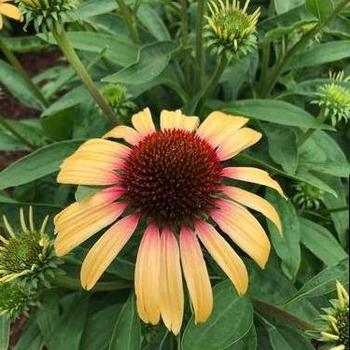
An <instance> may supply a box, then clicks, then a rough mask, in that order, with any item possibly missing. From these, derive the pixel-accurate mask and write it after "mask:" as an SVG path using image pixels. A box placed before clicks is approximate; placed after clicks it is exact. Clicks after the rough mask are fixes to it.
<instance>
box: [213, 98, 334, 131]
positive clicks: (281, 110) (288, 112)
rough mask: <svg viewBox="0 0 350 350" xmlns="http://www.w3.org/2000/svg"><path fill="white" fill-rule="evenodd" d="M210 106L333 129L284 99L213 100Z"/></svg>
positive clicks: (254, 116)
mask: <svg viewBox="0 0 350 350" xmlns="http://www.w3.org/2000/svg"><path fill="white" fill-rule="evenodd" d="M209 107H210V108H212V109H219V110H222V111H224V112H227V113H231V114H234V115H243V116H247V117H250V118H253V119H258V120H263V121H266V122H270V123H275V124H281V125H288V126H298V127H300V128H314V129H328V130H331V129H332V128H331V127H330V126H328V125H324V124H321V123H319V122H318V121H317V120H316V119H315V118H314V117H313V116H312V115H311V114H309V113H308V112H306V111H305V110H303V109H301V108H299V107H297V106H294V105H292V104H290V103H288V102H284V101H277V100H260V99H256V100H241V101H232V102H221V101H211V102H209Z"/></svg>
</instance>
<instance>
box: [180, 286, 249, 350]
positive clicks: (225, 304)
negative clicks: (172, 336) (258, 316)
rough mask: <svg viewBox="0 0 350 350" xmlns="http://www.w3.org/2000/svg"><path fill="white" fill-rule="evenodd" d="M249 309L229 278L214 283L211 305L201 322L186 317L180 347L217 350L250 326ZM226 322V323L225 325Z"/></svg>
mask: <svg viewBox="0 0 350 350" xmlns="http://www.w3.org/2000/svg"><path fill="white" fill-rule="evenodd" d="M252 323H253V309H252V305H251V304H250V302H249V300H248V299H247V298H246V297H239V296H238V295H237V294H236V292H235V291H234V288H233V286H232V283H231V282H230V281H228V280H227V281H224V282H222V283H219V284H218V285H216V286H215V287H214V309H213V312H212V314H211V316H210V317H209V319H208V320H207V322H205V323H203V324H198V325H195V324H194V318H193V316H192V318H191V319H190V321H189V322H188V324H187V326H186V329H185V331H184V334H183V337H182V349H183V350H197V349H198V350H202V349H206V350H220V349H224V348H225V349H226V348H227V347H229V346H232V345H233V344H235V343H237V342H238V341H239V340H240V339H242V338H243V337H244V336H245V335H246V334H247V333H248V332H249V330H250V329H251V327H252ZM228 325H229V326H228Z"/></svg>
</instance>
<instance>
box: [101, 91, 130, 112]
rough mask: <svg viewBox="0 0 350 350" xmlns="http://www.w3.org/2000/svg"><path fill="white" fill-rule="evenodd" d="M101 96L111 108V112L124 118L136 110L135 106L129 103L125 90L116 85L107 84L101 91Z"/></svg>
mask: <svg viewBox="0 0 350 350" xmlns="http://www.w3.org/2000/svg"><path fill="white" fill-rule="evenodd" d="M101 94H102V95H103V97H104V98H105V99H106V101H107V102H108V104H109V105H110V106H111V107H112V109H113V112H114V113H116V114H118V115H119V116H121V117H124V118H126V117H127V116H128V115H130V114H131V113H130V112H132V111H134V110H135V109H136V105H135V104H134V103H133V102H132V101H130V97H129V95H128V94H127V91H126V89H125V88H123V87H122V86H120V85H118V84H108V85H105V86H104V87H103V88H102V89H101Z"/></svg>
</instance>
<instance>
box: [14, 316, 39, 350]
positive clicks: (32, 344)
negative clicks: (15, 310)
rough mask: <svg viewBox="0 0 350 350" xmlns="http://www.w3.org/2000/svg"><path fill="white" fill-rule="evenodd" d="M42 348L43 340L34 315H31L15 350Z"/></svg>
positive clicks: (37, 349)
mask: <svg viewBox="0 0 350 350" xmlns="http://www.w3.org/2000/svg"><path fill="white" fill-rule="evenodd" d="M42 347H43V339H42V336H41V334H40V329H39V327H38V325H37V323H36V315H32V317H31V318H30V319H29V320H28V322H27V324H26V326H25V328H24V330H23V331H22V334H21V337H20V338H19V340H18V342H17V344H16V350H41V349H42Z"/></svg>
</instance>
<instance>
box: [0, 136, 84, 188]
mask: <svg viewBox="0 0 350 350" xmlns="http://www.w3.org/2000/svg"><path fill="white" fill-rule="evenodd" d="M81 143H82V140H71V141H62V142H57V143H53V144H51V145H48V146H44V147H42V148H40V149H38V150H37V151H34V152H33V153H31V154H29V155H28V156H25V157H23V158H21V159H19V160H18V161H16V162H14V163H12V164H11V165H10V166H8V167H7V168H6V169H4V170H3V171H2V172H0V189H4V188H8V187H13V186H19V185H22V184H25V183H28V182H31V181H34V180H36V179H40V178H41V177H43V176H46V175H49V174H52V173H54V172H55V171H57V170H58V169H59V166H60V164H61V163H62V161H63V160H64V159H65V158H67V157H68V156H69V155H71V154H72V153H73V152H74V151H75V150H76V149H77V148H78V147H79V145H80V144H81Z"/></svg>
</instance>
